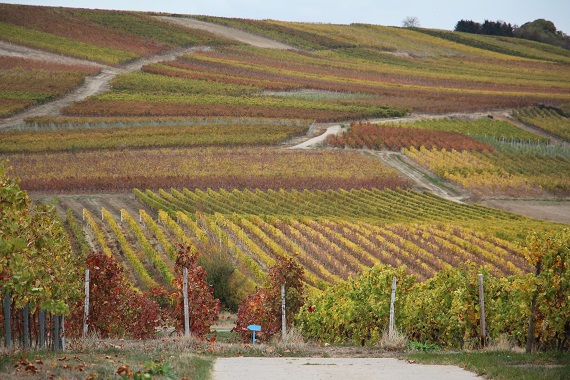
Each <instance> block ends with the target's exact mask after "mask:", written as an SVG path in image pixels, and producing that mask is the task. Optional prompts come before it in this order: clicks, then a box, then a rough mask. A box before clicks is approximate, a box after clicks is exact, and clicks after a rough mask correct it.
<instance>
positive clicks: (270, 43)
mask: <svg viewBox="0 0 570 380" xmlns="http://www.w3.org/2000/svg"><path fill="white" fill-rule="evenodd" d="M155 17H156V18H159V19H161V20H163V21H167V22H170V23H173V24H177V25H182V26H185V27H188V28H193V29H200V30H204V31H206V32H209V33H212V34H215V35H218V36H220V37H225V38H229V39H232V40H236V41H239V42H243V43H245V44H248V45H252V46H256V47H260V48H269V49H281V50H297V49H296V48H294V47H293V46H290V45H287V44H284V43H282V42H278V41H275V40H272V39H269V38H266V37H262V36H258V35H256V34H253V33H248V32H246V31H243V30H240V29H235V28H231V27H228V26H223V25H218V24H213V23H209V22H205V21H200V20H196V19H193V18H189V17H169V16H155Z"/></svg>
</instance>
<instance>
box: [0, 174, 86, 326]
mask: <svg viewBox="0 0 570 380" xmlns="http://www.w3.org/2000/svg"><path fill="white" fill-rule="evenodd" d="M80 264H81V263H80V262H79V258H77V257H76V256H75V255H74V254H73V251H72V249H71V245H70V243H69V239H68V236H67V234H66V232H65V230H64V228H63V227H62V224H61V223H60V221H59V219H57V217H56V215H55V212H54V209H53V207H51V206H43V205H34V204H33V203H32V202H31V200H30V198H29V197H28V194H27V193H26V192H25V191H23V190H22V189H20V186H19V185H18V183H17V181H16V180H14V179H12V178H9V177H8V176H7V175H6V169H5V163H1V164H0V284H1V292H2V295H3V296H4V295H6V294H7V293H10V294H11V295H12V297H13V301H14V302H15V304H16V307H23V306H24V305H25V304H27V303H29V304H30V306H31V308H32V309H33V308H35V307H41V308H42V309H43V310H45V311H49V312H52V313H54V314H58V315H67V314H69V304H70V302H73V301H74V300H75V299H77V298H78V297H80V295H81V286H80V281H81V272H82V270H81V265H80Z"/></svg>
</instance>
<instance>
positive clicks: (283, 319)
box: [281, 284, 287, 339]
mask: <svg viewBox="0 0 570 380" xmlns="http://www.w3.org/2000/svg"><path fill="white" fill-rule="evenodd" d="M285 306H286V305H285V284H281V339H285V336H287V315H286V314H285Z"/></svg>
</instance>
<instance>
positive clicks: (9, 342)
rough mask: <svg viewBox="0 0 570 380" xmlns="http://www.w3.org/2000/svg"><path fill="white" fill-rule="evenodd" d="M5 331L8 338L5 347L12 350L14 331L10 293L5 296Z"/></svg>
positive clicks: (5, 338) (5, 340)
mask: <svg viewBox="0 0 570 380" xmlns="http://www.w3.org/2000/svg"><path fill="white" fill-rule="evenodd" d="M4 331H5V332H6V336H5V337H4V342H5V343H4V345H5V346H6V348H10V346H12V337H11V332H12V330H11V327H10V293H6V295H5V296H4Z"/></svg>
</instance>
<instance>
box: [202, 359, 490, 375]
mask: <svg viewBox="0 0 570 380" xmlns="http://www.w3.org/2000/svg"><path fill="white" fill-rule="evenodd" d="M212 379H213V380H258V379H259V380H261V379H272V380H290V379H299V380H303V379H307V380H308V379H311V380H313V379H339V380H346V379H410V380H435V379H438V380H475V379H479V377H478V376H477V375H476V374H474V373H472V372H468V371H465V370H464V369H461V368H459V367H456V366H450V365H424V364H410V363H408V362H405V361H402V360H398V359H394V358H258V357H234V358H218V359H216V362H215V363H214V369H213V371H212Z"/></svg>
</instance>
